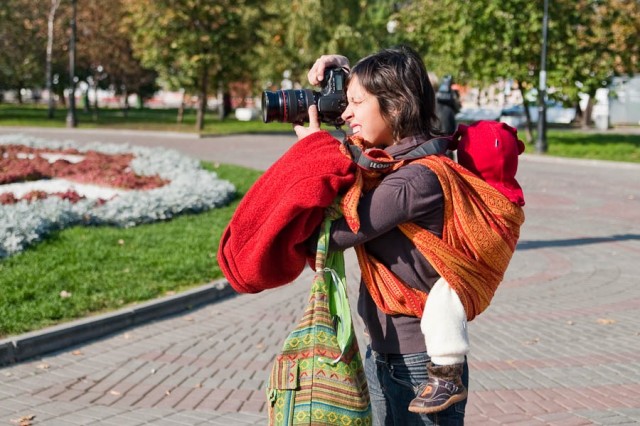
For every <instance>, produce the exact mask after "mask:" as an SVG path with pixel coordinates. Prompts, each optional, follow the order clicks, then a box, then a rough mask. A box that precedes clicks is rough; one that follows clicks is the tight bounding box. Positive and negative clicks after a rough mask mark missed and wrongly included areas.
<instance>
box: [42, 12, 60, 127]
mask: <svg viewBox="0 0 640 426" xmlns="http://www.w3.org/2000/svg"><path fill="white" fill-rule="evenodd" d="M60 1H61V0H51V7H50V9H49V15H48V18H47V58H46V72H45V79H46V80H45V81H46V87H47V94H48V96H49V102H48V112H47V116H48V118H53V108H54V97H53V75H51V68H52V62H53V35H54V32H53V30H54V25H55V19H56V11H57V10H58V7H59V6H60Z"/></svg>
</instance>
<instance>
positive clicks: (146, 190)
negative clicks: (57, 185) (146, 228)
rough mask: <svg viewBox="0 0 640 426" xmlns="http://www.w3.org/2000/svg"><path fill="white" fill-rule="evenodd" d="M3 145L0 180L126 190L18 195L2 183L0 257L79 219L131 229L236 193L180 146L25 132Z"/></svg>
mask: <svg viewBox="0 0 640 426" xmlns="http://www.w3.org/2000/svg"><path fill="white" fill-rule="evenodd" d="M0 149H1V152H2V153H3V155H2V156H1V158H0V183H5V184H6V183H10V182H11V183H16V182H24V181H33V180H35V179H41V178H45V179H46V178H48V179H51V178H57V177H64V178H65V179H69V180H73V181H74V182H79V183H88V184H94V185H95V184H98V185H101V186H109V187H113V188H120V189H126V191H118V193H117V195H116V196H115V197H113V198H111V199H109V200H105V199H102V198H99V197H98V198H90V197H86V196H82V195H80V194H78V193H77V192H75V191H62V192H61V193H60V194H58V196H50V195H51V194H47V193H43V191H35V192H33V193H28V194H27V195H26V196H23V197H21V198H17V197H15V196H13V198H12V196H10V195H7V194H6V192H5V191H3V189H2V188H3V186H2V185H0V194H3V193H5V195H2V197H3V199H4V202H2V203H1V204H0V258H3V257H7V256H10V255H12V254H15V253H18V252H20V251H22V250H24V249H25V248H27V247H28V246H29V245H31V244H33V243H35V242H37V241H40V240H42V239H43V238H44V237H45V236H46V235H47V234H48V233H50V232H51V231H54V230H57V229H63V228H66V227H69V226H74V225H79V224H84V225H114V226H121V227H130V226H135V225H139V224H142V223H151V222H154V221H158V220H165V219H170V218H172V217H174V216H176V215H178V214H182V213H187V212H193V213H198V212H202V211H206V210H209V209H212V208H216V207H220V206H224V205H226V204H228V203H229V202H230V201H231V200H232V199H233V198H234V196H235V187H234V186H233V185H232V184H231V183H230V182H228V181H225V180H221V179H219V178H218V177H217V175H216V174H215V173H212V172H208V171H206V170H203V169H202V168H201V167H200V163H199V162H198V161H197V160H195V159H192V158H189V157H186V156H184V155H182V154H180V153H179V152H177V151H175V150H168V149H163V148H153V149H152V148H144V147H137V146H130V145H114V144H102V143H99V142H94V143H92V144H89V145H85V146H79V145H77V144H75V143H73V142H70V141H52V140H44V139H39V138H34V137H29V136H24V135H8V136H3V137H0ZM5 154H6V156H5ZM18 154H20V155H18ZM43 155H44V157H43ZM65 155H66V156H67V157H68V158H69V159H72V161H69V160H65V159H64V158H65V157H64V156H65ZM47 156H49V159H47V158H46V157H47ZM56 156H57V157H60V156H63V157H61V158H56ZM18 157H23V158H18ZM52 157H53V161H51V159H52ZM12 158H13V159H12ZM73 158H76V160H73ZM5 160H6V161H5ZM25 160H27V161H26V162H23V161H25ZM73 161H77V162H75V163H74V162H73ZM29 163H30V164H29Z"/></svg>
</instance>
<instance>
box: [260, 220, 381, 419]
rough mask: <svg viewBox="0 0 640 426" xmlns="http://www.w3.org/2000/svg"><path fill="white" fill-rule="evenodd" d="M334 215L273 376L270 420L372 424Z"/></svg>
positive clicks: (327, 222) (327, 223) (325, 227)
mask: <svg viewBox="0 0 640 426" xmlns="http://www.w3.org/2000/svg"><path fill="white" fill-rule="evenodd" d="M330 227H331V219H329V218H327V219H325V222H324V224H323V229H322V232H321V233H320V238H319V240H318V251H317V254H316V274H315V276H314V279H313V285H312V288H311V294H310V296H309V301H308V304H307V308H306V309H305V312H304V315H303V317H302V319H301V320H300V322H299V323H298V325H297V327H296V328H295V330H293V331H292V332H291V334H289V336H288V337H287V339H286V340H285V342H284V345H283V347H282V352H281V353H280V354H279V355H278V356H277V357H276V360H275V362H274V364H273V368H272V370H271V376H270V377H269V384H268V387H267V398H268V404H269V425H271V426H284V425H318V426H322V425H341V426H369V425H371V423H372V420H371V402H370V399H369V388H368V386H367V380H366V378H365V374H364V367H363V364H362V358H361V356H360V350H359V349H358V342H357V339H355V338H354V334H355V333H354V330H353V324H352V320H351V312H350V310H349V301H348V299H347V292H346V279H345V266H344V255H343V253H342V252H332V253H329V254H327V251H328V250H327V248H328V246H329V230H330Z"/></svg>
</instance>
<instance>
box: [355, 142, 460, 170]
mask: <svg viewBox="0 0 640 426" xmlns="http://www.w3.org/2000/svg"><path fill="white" fill-rule="evenodd" d="M450 142H451V138H450V137H439V138H434V139H430V140H429V141H428V142H426V143H423V144H421V145H420V146H418V147H416V148H415V149H413V150H412V151H410V152H409V153H407V154H406V155H404V156H402V159H400V160H394V159H389V158H376V157H374V156H371V155H370V154H368V153H367V152H366V151H363V150H362V149H361V148H360V147H359V146H357V145H353V144H350V143H348V142H347V140H346V139H345V140H344V141H343V144H344V145H345V146H346V148H347V149H348V150H349V152H350V153H351V158H352V159H353V162H354V163H356V164H357V165H358V167H360V168H362V169H365V170H377V171H384V170H387V169H389V168H391V167H393V166H394V165H395V164H397V163H399V162H401V161H407V160H416V159H418V158H423V157H426V156H428V155H440V154H444V153H446V152H447V147H448V146H449V143H450ZM375 151H376V150H372V151H371V152H372V153H373V152H375Z"/></svg>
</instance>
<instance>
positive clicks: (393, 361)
mask: <svg viewBox="0 0 640 426" xmlns="http://www.w3.org/2000/svg"><path fill="white" fill-rule="evenodd" d="M428 362H429V356H428V355H427V353H426V352H422V353H417V354H409V355H393V354H380V353H378V352H375V351H373V350H371V347H368V348H367V355H366V359H365V373H366V375H367V382H368V384H369V393H370V395H371V408H372V410H373V426H412V425H416V426H418V425H437V426H461V425H464V409H465V405H466V403H467V401H466V400H464V401H461V402H458V403H456V404H454V405H452V406H451V407H449V408H447V409H446V410H443V411H441V412H439V413H434V414H429V415H426V414H416V413H411V412H410V411H409V410H408V407H409V403H410V402H411V400H412V399H413V398H415V397H416V390H417V386H418V385H419V384H420V383H424V382H426V381H427V377H428V375H427V363H428ZM462 383H463V384H464V385H465V387H468V386H469V368H468V366H467V362H466V360H465V363H464V372H463V374H462Z"/></svg>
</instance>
